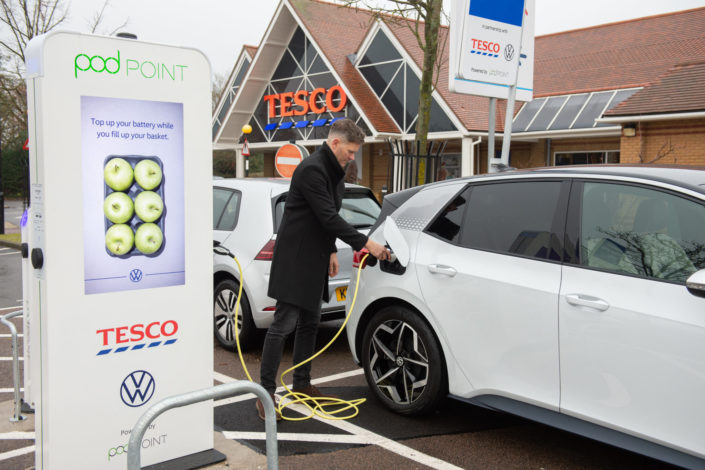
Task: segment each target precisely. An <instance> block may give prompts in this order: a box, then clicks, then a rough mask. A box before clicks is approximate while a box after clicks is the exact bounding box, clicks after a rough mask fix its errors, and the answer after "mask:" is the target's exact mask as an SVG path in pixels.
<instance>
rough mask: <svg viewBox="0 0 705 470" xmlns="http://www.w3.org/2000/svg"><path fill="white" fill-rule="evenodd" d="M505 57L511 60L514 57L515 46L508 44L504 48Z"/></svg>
mask: <svg viewBox="0 0 705 470" xmlns="http://www.w3.org/2000/svg"><path fill="white" fill-rule="evenodd" d="M504 58H505V59H507V61H510V60H512V59H513V58H514V46H512V45H511V44H507V46H506V47H505V48H504Z"/></svg>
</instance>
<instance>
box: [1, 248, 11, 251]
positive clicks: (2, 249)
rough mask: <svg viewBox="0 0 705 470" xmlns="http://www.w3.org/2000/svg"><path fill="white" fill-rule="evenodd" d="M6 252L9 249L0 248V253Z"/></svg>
mask: <svg viewBox="0 0 705 470" xmlns="http://www.w3.org/2000/svg"><path fill="white" fill-rule="evenodd" d="M7 250H9V248H7V247H5V248H0V251H7Z"/></svg>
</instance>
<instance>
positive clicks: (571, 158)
mask: <svg viewBox="0 0 705 470" xmlns="http://www.w3.org/2000/svg"><path fill="white" fill-rule="evenodd" d="M553 155H554V163H555V165H556V166H561V165H600V164H605V163H619V150H608V151H599V152H556V153H554V154H553Z"/></svg>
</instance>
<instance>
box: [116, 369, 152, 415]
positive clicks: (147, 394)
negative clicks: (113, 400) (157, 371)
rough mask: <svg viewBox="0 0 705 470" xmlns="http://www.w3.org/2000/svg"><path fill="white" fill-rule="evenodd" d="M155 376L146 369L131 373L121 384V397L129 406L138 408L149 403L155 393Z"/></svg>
mask: <svg viewBox="0 0 705 470" xmlns="http://www.w3.org/2000/svg"><path fill="white" fill-rule="evenodd" d="M154 388H155V384H154V377H152V374H150V373H149V372H147V371H146V370H136V371H134V372H132V373H130V374H129V375H128V376H127V377H125V380H123V381H122V385H121V386H120V398H121V399H122V402H123V403H124V404H126V405H127V406H129V407H132V408H137V407H139V406H142V405H144V404H145V403H147V402H148V401H149V400H150V399H151V398H152V395H154Z"/></svg>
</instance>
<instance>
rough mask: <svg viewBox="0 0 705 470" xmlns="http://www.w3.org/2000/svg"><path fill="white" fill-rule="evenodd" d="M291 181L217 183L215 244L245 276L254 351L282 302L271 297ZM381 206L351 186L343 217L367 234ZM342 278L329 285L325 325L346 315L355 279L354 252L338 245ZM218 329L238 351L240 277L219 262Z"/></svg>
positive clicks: (248, 339) (244, 340) (245, 310)
mask: <svg viewBox="0 0 705 470" xmlns="http://www.w3.org/2000/svg"><path fill="white" fill-rule="evenodd" d="M289 184H290V180H288V179H277V178H242V179H237V178H235V179H215V180H214V181H213V239H214V240H215V241H217V242H220V244H221V245H222V246H223V247H225V248H227V249H228V250H230V251H231V252H232V253H233V254H234V255H235V256H236V257H237V259H238V261H239V262H240V265H241V267H242V271H243V277H244V280H245V282H244V284H243V292H244V295H243V298H242V301H241V303H240V312H241V313H240V314H239V315H238V329H239V331H240V344H241V346H242V347H247V346H248V345H250V346H251V345H252V344H253V342H254V340H256V339H257V336H258V335H257V333H258V329H265V328H268V327H269V325H270V324H271V323H272V317H273V315H274V307H275V305H276V301H275V300H274V299H272V298H271V297H269V296H267V286H268V284H269V270H270V267H271V264H272V263H271V260H272V254H273V250H274V242H275V240H276V233H277V229H278V228H279V224H280V223H281V220H282V214H283V211H284V206H285V202H286V196H287V194H288V191H289ZM379 211H380V206H379V203H378V202H377V199H375V197H374V194H373V193H372V191H370V189H368V188H365V187H363V186H356V185H346V187H345V194H344V196H343V203H342V207H341V209H340V215H341V216H342V217H343V218H344V219H345V220H346V221H347V222H348V223H350V224H351V225H353V226H354V227H355V228H357V229H358V230H360V231H361V232H362V233H365V234H366V233H367V231H368V229H369V228H370V227H371V226H372V224H373V223H374V222H375V221H376V220H377V216H378V215H379ZM336 246H337V248H338V260H339V262H340V272H339V273H338V275H337V276H335V277H334V278H331V279H330V281H329V292H330V296H331V299H330V302H328V303H324V304H323V306H322V308H321V320H322V321H327V320H335V319H339V318H343V317H344V315H345V295H346V291H347V286H348V282H349V278H350V272H351V265H352V250H351V248H350V246H349V245H346V244H345V243H343V242H341V241H340V240H337V241H336ZM213 265H214V266H213V268H214V270H213V281H214V288H215V292H214V294H215V296H214V302H213V326H214V333H215V338H216V339H217V341H218V342H219V343H220V344H221V345H223V346H224V347H227V348H233V347H234V346H235V328H234V323H233V322H234V316H235V304H236V301H237V294H238V290H239V287H240V284H239V283H240V273H239V270H238V267H237V265H236V263H235V261H234V260H233V259H232V258H231V257H229V256H225V255H218V254H214V256H213Z"/></svg>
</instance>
